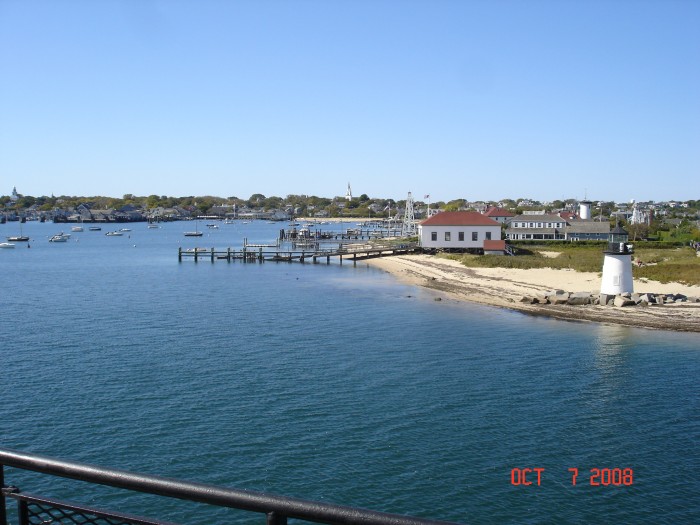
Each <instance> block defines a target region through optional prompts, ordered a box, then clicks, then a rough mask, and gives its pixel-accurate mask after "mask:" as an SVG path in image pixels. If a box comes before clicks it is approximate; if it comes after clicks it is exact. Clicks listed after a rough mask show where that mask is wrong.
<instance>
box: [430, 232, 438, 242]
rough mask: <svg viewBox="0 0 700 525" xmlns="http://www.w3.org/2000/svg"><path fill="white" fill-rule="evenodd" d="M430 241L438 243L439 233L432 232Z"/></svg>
mask: <svg viewBox="0 0 700 525" xmlns="http://www.w3.org/2000/svg"><path fill="white" fill-rule="evenodd" d="M430 240H431V241H437V232H430Z"/></svg>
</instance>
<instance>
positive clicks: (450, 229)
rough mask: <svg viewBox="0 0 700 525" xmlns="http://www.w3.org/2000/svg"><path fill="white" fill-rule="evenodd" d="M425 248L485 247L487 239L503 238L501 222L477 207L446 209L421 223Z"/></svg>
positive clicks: (421, 239)
mask: <svg viewBox="0 0 700 525" xmlns="http://www.w3.org/2000/svg"><path fill="white" fill-rule="evenodd" d="M418 235H419V236H420V241H421V245H422V246H423V247H424V248H433V249H448V250H468V249H483V247H484V241H490V240H500V239H501V225H500V223H498V222H496V221H494V220H493V219H490V218H488V217H486V216H485V215H482V214H481V213H478V212H475V211H443V212H440V213H438V214H436V215H433V216H432V217H430V218H429V219H425V220H424V221H422V222H421V223H420V224H419V225H418Z"/></svg>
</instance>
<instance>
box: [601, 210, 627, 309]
mask: <svg viewBox="0 0 700 525" xmlns="http://www.w3.org/2000/svg"><path fill="white" fill-rule="evenodd" d="M628 239H629V234H628V233H627V232H626V231H625V230H624V229H623V228H622V226H621V225H620V224H619V223H618V225H617V226H616V227H615V228H614V229H613V230H612V231H611V232H610V237H609V241H608V249H607V250H605V251H604V252H603V253H604V254H605V258H604V260H603V279H602V282H601V284H600V293H604V294H609V295H618V294H621V293H626V292H629V293H632V292H634V284H633V282H632V254H633V253H634V249H633V248H632V245H630V244H627V240H628Z"/></svg>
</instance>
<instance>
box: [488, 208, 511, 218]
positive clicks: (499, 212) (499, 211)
mask: <svg viewBox="0 0 700 525" xmlns="http://www.w3.org/2000/svg"><path fill="white" fill-rule="evenodd" d="M484 215H486V216H487V217H515V213H511V212H509V211H508V210H504V209H503V208H489V209H488V210H486V211H485V212H484Z"/></svg>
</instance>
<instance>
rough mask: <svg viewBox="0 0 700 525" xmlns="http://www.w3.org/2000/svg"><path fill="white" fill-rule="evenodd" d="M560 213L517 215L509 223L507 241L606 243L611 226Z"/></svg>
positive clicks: (606, 223)
mask: <svg viewBox="0 0 700 525" xmlns="http://www.w3.org/2000/svg"><path fill="white" fill-rule="evenodd" d="M566 217H569V215H565V214H564V213H560V214H559V215H552V214H548V213H538V214H535V213H529V214H523V215H517V216H515V217H513V219H512V220H511V221H510V223H508V228H507V229H506V239H507V240H511V241H522V240H527V241H538V240H540V241H604V240H607V239H608V234H609V233H610V224H609V223H608V222H607V221H606V222H598V221H593V220H583V219H572V218H566Z"/></svg>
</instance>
